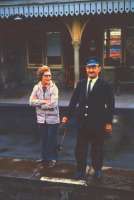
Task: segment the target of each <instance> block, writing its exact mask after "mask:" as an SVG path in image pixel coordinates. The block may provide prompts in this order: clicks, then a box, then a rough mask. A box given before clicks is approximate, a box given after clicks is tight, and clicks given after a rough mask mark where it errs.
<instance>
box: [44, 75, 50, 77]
mask: <svg viewBox="0 0 134 200" xmlns="http://www.w3.org/2000/svg"><path fill="white" fill-rule="evenodd" d="M43 76H44V77H51V75H47V74H44V75H43Z"/></svg>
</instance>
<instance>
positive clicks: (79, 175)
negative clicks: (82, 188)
mask: <svg viewBox="0 0 134 200" xmlns="http://www.w3.org/2000/svg"><path fill="white" fill-rule="evenodd" d="M74 179H77V180H79V179H80V180H85V179H86V174H85V172H83V171H82V172H81V171H77V172H76V173H75V175H74Z"/></svg>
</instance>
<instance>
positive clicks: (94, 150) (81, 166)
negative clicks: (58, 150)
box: [75, 120, 104, 173]
mask: <svg viewBox="0 0 134 200" xmlns="http://www.w3.org/2000/svg"><path fill="white" fill-rule="evenodd" d="M87 125H88V123H87V124H86V120H85V123H83V124H81V125H80V128H79V131H78V137H77V143H76V149H75V157H76V162H77V171H82V172H83V173H84V172H85V170H86V166H87V156H88V147H89V144H91V151H90V156H91V165H92V167H93V168H94V170H101V168H102V165H103V144H104V134H103V130H98V131H97V130H94V129H93V128H90V127H86V126H87Z"/></svg>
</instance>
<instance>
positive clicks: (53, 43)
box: [27, 32, 62, 68]
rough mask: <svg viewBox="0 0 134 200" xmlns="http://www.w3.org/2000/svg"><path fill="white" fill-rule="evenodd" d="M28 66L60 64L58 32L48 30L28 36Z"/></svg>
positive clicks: (60, 53)
mask: <svg viewBox="0 0 134 200" xmlns="http://www.w3.org/2000/svg"><path fill="white" fill-rule="evenodd" d="M27 44H28V45H27V60H28V66H29V67H31V68H33V67H38V66H39V65H41V64H47V65H49V66H50V67H52V68H59V67H61V66H62V49H61V34H60V33H59V32H48V33H47V34H46V37H45V34H42V35H39V34H34V35H32V36H30V38H29V39H28V43H27Z"/></svg>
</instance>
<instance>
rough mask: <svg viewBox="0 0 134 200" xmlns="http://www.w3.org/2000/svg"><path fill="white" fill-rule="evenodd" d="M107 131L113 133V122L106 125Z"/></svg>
mask: <svg viewBox="0 0 134 200" xmlns="http://www.w3.org/2000/svg"><path fill="white" fill-rule="evenodd" d="M104 128H105V133H108V134H112V124H110V123H108V124H106V125H105V127H104Z"/></svg>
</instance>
